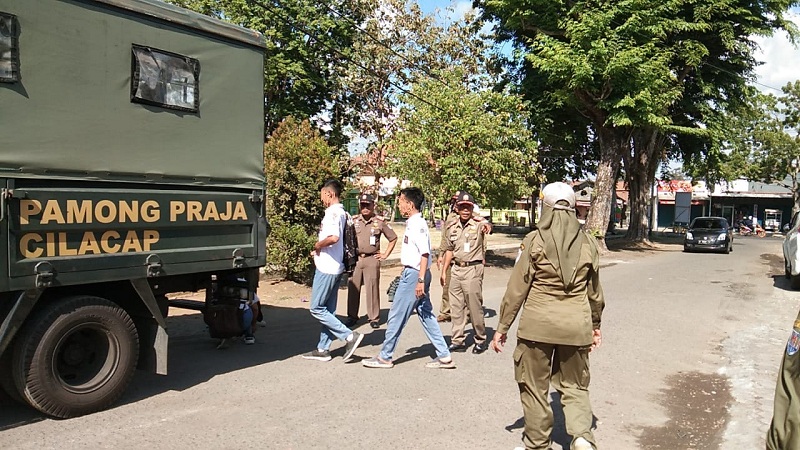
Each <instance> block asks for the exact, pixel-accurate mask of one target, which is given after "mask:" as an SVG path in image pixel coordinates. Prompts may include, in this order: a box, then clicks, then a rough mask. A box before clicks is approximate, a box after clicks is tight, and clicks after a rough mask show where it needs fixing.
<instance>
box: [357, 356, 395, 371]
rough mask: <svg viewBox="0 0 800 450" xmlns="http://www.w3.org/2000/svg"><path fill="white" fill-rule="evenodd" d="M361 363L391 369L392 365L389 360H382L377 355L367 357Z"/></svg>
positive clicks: (374, 367)
mask: <svg viewBox="0 0 800 450" xmlns="http://www.w3.org/2000/svg"><path fill="white" fill-rule="evenodd" d="M361 365H362V366H364V367H372V368H373V369H391V368H392V367H394V363H393V362H391V361H383V360H381V359H380V358H378V357H377V356H376V357H374V358H369V359H365V360H363V361H361Z"/></svg>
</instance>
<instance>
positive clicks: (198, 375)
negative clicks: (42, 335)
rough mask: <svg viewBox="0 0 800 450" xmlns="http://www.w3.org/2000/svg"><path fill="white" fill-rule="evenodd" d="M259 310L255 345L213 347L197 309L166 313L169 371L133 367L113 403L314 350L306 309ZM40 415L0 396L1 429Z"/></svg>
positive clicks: (376, 335)
mask: <svg viewBox="0 0 800 450" xmlns="http://www.w3.org/2000/svg"><path fill="white" fill-rule="evenodd" d="M179 311H180V312H185V311H184V310H179ZM263 312H264V319H265V322H266V327H258V328H257V329H256V333H255V336H256V344H255V345H244V343H243V342H241V341H234V342H233V343H232V345H231V346H230V347H229V348H227V349H224V350H218V349H217V344H218V342H219V341H218V340H216V339H211V338H210V337H209V334H208V330H207V327H206V325H205V323H204V322H203V317H202V315H201V314H200V313H198V312H194V311H192V312H191V313H189V314H182V315H170V317H168V318H167V329H168V333H169V336H170V342H169V375H166V376H162V375H156V374H154V373H148V372H145V371H138V370H137V371H136V373H135V375H134V377H133V381H132V382H131V384H130V386H129V387H128V389H127V390H126V392H125V394H123V396H122V398H121V399H120V400H119V401H118V402H117V404H116V405H117V406H118V405H125V404H129V403H134V402H137V401H139V400H143V399H146V398H148V397H152V396H154V395H158V394H161V393H164V392H169V391H184V390H186V389H189V388H192V387H194V386H197V385H200V384H202V383H205V382H206V381H209V380H210V379H212V378H214V377H216V376H218V375H223V374H227V373H229V372H234V371H237V370H240V369H244V368H248V367H254V366H258V365H261V364H268V363H271V362H275V361H282V360H286V359H289V358H294V357H297V356H299V355H301V354H303V353H306V352H309V351H311V350H312V349H314V347H315V346H316V344H317V341H318V339H319V333H320V324H319V322H317V321H316V320H314V318H312V317H311V314H309V312H308V309H307V308H305V307H288V306H274V305H265V306H264V307H263ZM386 315H387V310H383V311H381V316H382V317H384V318H385V317H386ZM340 319H341V318H340ZM384 333H385V326H384V327H383V328H381V329H379V330H372V331H371V332H369V334H366V336H365V339H364V342H363V343H362V344H361V348H363V347H365V346H375V345H380V344H381V343H382V342H383V337H384ZM343 354H344V346H343V345H341V343H334V345H333V350H332V351H331V356H333V357H334V358H336V357H341V356H342V355H343ZM3 396H5V394H3ZM112 409H113V408H112ZM40 420H50V419H47V418H46V417H45V416H43V415H41V414H39V413H38V412H37V411H35V410H33V409H32V408H30V407H28V406H27V405H20V404H17V403H13V402H12V401H10V400H8V399H4V398H2V397H0V431H2V430H6V429H10V428H15V427H18V426H22V425H27V424H30V423H33V422H37V421H40Z"/></svg>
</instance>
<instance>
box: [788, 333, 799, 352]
mask: <svg viewBox="0 0 800 450" xmlns="http://www.w3.org/2000/svg"><path fill="white" fill-rule="evenodd" d="M798 350H800V332H798V331H797V330H792V335H791V336H789V342H787V343H786V354H787V355H789V356H794V355H795V353H797V351H798Z"/></svg>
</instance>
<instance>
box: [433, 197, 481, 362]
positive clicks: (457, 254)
mask: <svg viewBox="0 0 800 450" xmlns="http://www.w3.org/2000/svg"><path fill="white" fill-rule="evenodd" d="M474 208H475V200H474V199H473V198H472V196H471V195H469V194H467V193H463V194H461V196H460V197H459V198H458V199H457V200H456V213H457V214H458V216H457V218H456V219H455V220H454V221H452V222H449V223H448V224H447V228H446V229H445V230H444V231H443V232H442V236H443V237H446V242H447V245H446V247H445V250H446V252H445V257H444V265H445V267H447V266H449V265H450V262H451V261H453V268H452V269H451V275H450V282H449V290H450V316H451V318H452V320H453V335H452V338H451V340H450V342H451V344H450V351H451V352H462V351H465V350H466V348H467V347H466V344H465V342H464V340H465V338H466V336H465V334H464V329H465V328H466V326H467V311H469V315H470V316H471V317H472V329H473V332H474V334H475V336H474V339H475V347H473V349H472V353H476V354H477V353H483V352H484V351H486V347H487V342H486V326H485V324H484V320H483V269H484V267H483V264H484V259H485V250H486V244H485V239H484V233H483V230H482V229H483V218H480V217H478V218H476V217H473V214H472V212H473V210H474ZM440 281H441V283H442V285H444V284H445V282H446V275H445V274H444V273H442V275H441V279H440Z"/></svg>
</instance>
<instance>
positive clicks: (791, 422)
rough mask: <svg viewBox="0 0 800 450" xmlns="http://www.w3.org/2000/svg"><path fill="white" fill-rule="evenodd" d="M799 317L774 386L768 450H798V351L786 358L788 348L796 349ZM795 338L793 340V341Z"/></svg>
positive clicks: (799, 393) (799, 398)
mask: <svg viewBox="0 0 800 450" xmlns="http://www.w3.org/2000/svg"><path fill="white" fill-rule="evenodd" d="M798 325H800V314H798V316H797V320H796V321H795V326H794V329H793V330H792V335H790V338H789V343H788V344H787V346H786V347H784V348H783V361H782V362H781V369H780V371H779V372H778V383H777V385H776V386H775V406H774V413H773V416H772V423H771V424H770V427H769V430H768V431H767V450H800V351H798V352H796V353H794V354H793V355H791V356H790V355H789V352H788V346H789V344H791V345H792V346H793V348H792V351H793V350H794V348H795V347H796V346H797V345H798V343H799V342H798V341H797V339H798V336H797V335H795V333H798V335H800V326H798ZM793 337H794V339H793Z"/></svg>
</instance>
